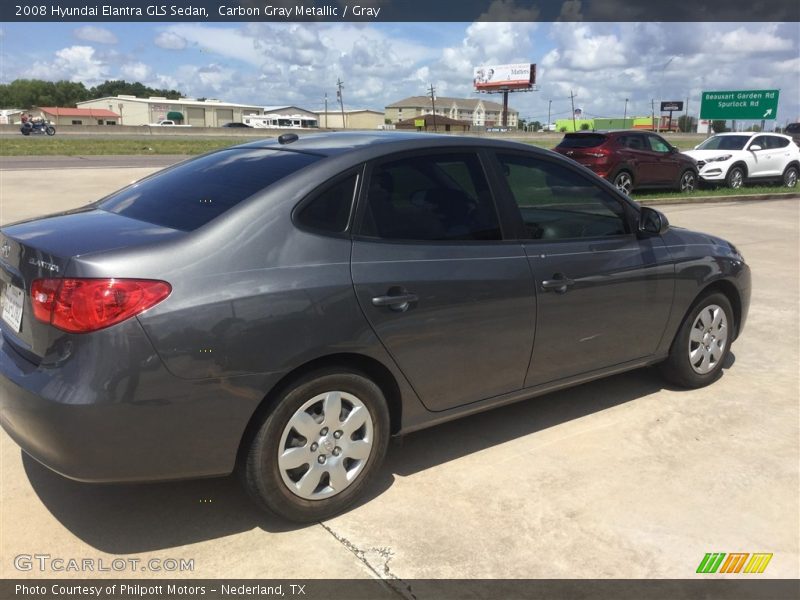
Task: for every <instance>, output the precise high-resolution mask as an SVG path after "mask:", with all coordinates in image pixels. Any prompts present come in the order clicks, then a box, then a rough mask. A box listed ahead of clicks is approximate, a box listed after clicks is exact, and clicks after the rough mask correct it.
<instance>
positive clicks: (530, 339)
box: [0, 133, 750, 521]
mask: <svg viewBox="0 0 800 600" xmlns="http://www.w3.org/2000/svg"><path fill="white" fill-rule="evenodd" d="M0 287H1V288H2V290H1V291H0V294H2V296H1V297H2V299H3V307H2V314H1V315H0V316H1V317H2V318H0V323H1V325H0V327H1V328H2V340H0V388H1V391H2V394H1V395H2V424H3V427H4V428H5V429H6V431H7V432H8V433H9V435H10V436H11V437H12V438H13V439H14V440H16V442H17V443H18V444H19V445H20V446H21V447H22V448H23V449H24V450H25V452H27V453H28V454H30V455H31V456H33V457H34V458H35V459H37V460H38V461H40V462H42V463H43V464H45V465H47V466H48V467H50V468H52V469H53V470H55V471H57V472H59V473H61V474H63V475H66V476H67V477H71V478H73V479H77V480H82V481H101V482H107V481H152V480H169V479H177V478H187V477H206V476H215V475H224V474H227V473H230V472H232V471H233V470H234V469H235V468H238V469H239V471H240V472H241V474H242V475H243V479H244V481H245V483H246V487H247V488H248V490H249V492H250V494H251V495H252V496H253V497H254V498H255V500H256V501H257V502H258V503H259V504H260V505H262V506H264V507H266V508H269V509H270V510H272V511H274V512H275V513H277V514H279V515H282V516H283V517H285V518H288V519H293V520H298V521H311V520H318V519H322V518H325V517H328V516H330V515H333V514H335V513H337V512H339V511H341V510H343V509H344V508H345V507H347V506H348V505H350V504H351V503H352V502H353V501H354V499H355V498H356V497H357V496H358V495H359V494H360V493H361V492H362V490H363V489H364V488H365V486H366V485H367V483H368V481H369V480H370V479H371V478H372V477H374V476H375V474H376V471H377V470H378V469H379V467H380V464H381V461H382V459H383V456H384V453H385V451H386V447H387V444H388V440H389V438H390V436H396V435H402V434H405V433H408V432H411V431H415V430H418V429H422V428H424V427H429V426H432V425H436V424H438V423H442V422H444V421H448V420H450V419H454V418H457V417H460V416H463V415H468V414H472V413H476V412H479V411H482V410H485V409H488V408H491V407H495V406H499V405H503V404H508V403H510V402H516V401H519V400H524V399H526V398H531V397H533V396H536V395H540V394H544V393H547V392H550V391H553V390H556V389H560V388H565V387H568V386H571V385H576V384H579V383H584V382H586V381H589V380H592V379H595V378H599V377H603V376H606V375H611V374H615V373H620V372H622V371H626V370H629V369H635V368H638V367H643V366H646V365H653V364H659V365H661V370H662V372H663V373H664V374H665V375H666V377H667V378H668V380H669V381H672V382H674V383H677V384H679V385H682V386H686V387H698V386H703V385H707V384H709V383H711V382H712V381H714V380H715V379H716V378H717V377H718V376H719V375H720V373H721V369H722V366H723V364H724V363H725V359H726V356H727V355H728V352H729V351H730V347H731V343H732V342H733V341H734V340H735V339H736V337H737V336H738V335H739V334H740V333H741V331H742V327H743V326H744V323H745V319H746V316H747V311H748V306H749V299H750V271H749V269H748V267H747V265H746V264H745V263H744V259H743V258H742V256H741V255H740V254H739V252H738V251H737V249H736V248H735V247H734V246H732V245H731V244H730V243H728V242H726V241H724V240H721V239H719V238H717V237H714V236H712V235H707V234H703V233H694V232H691V231H688V230H685V229H677V228H670V227H669V224H668V223H667V219H666V218H665V217H664V215H662V214H661V213H659V212H657V211H656V210H653V209H651V208H647V207H640V206H639V205H637V204H636V203H635V202H633V201H632V200H630V199H629V198H628V197H627V196H625V195H623V194H621V193H620V192H619V191H618V190H617V189H616V188H614V187H613V186H612V185H610V184H609V183H607V182H606V181H604V180H602V179H600V178H598V177H596V176H595V175H594V174H592V173H591V172H589V171H588V170H586V169H584V168H582V167H580V166H579V165H577V164H576V163H574V162H572V161H569V160H567V159H565V158H563V157H561V156H559V155H557V154H554V153H552V152H549V151H547V150H541V149H537V148H532V147H530V146H528V145H524V144H517V143H512V142H505V141H499V140H497V141H492V140H480V139H473V138H459V137H449V136H435V135H425V134H417V133H405V134H400V133H397V134H387V133H383V134H381V133H374V134H367V133H364V134H355V133H353V134H349V133H339V134H324V135H310V136H308V137H303V138H302V139H298V138H297V136H296V135H294V134H286V135H283V136H281V137H280V138H279V139H278V140H277V141H274V140H270V141H258V142H253V143H249V144H245V145H241V146H236V147H232V148H228V149H224V150H220V151H217V152H213V153H211V154H207V155H205V156H201V157H198V158H195V159H193V160H190V161H187V162H184V163H181V164H179V165H176V166H173V167H171V168H168V169H166V170H164V171H161V172H159V173H157V174H155V175H153V176H151V177H149V178H147V179H144V180H142V181H139V182H137V183H134V184H132V185H131V186H129V187H127V188H124V189H122V190H121V191H119V192H116V193H114V194H112V195H110V196H108V197H106V198H104V199H102V200H100V201H98V202H97V203H94V204H92V205H89V206H87V207H84V208H81V209H78V210H73V211H70V212H66V213H61V214H57V215H53V216H49V217H45V218H40V219H35V220H31V221H26V222H21V223H17V224H14V225H9V226H6V227H4V228H3V229H2V230H0Z"/></svg>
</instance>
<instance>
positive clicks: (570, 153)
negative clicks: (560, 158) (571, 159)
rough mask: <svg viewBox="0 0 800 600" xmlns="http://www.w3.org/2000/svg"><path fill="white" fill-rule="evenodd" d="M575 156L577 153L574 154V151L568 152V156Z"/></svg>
mask: <svg viewBox="0 0 800 600" xmlns="http://www.w3.org/2000/svg"><path fill="white" fill-rule="evenodd" d="M573 154H575V152H574V151H572V150H567V156H572V155H573Z"/></svg>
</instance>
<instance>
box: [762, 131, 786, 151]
mask: <svg viewBox="0 0 800 600" xmlns="http://www.w3.org/2000/svg"><path fill="white" fill-rule="evenodd" d="M767 144H768V145H767V148H771V149H773V150H777V149H778V148H786V146H788V145H789V140H787V139H786V138H782V137H778V136H777V135H768V136H767Z"/></svg>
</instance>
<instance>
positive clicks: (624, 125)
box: [622, 98, 628, 129]
mask: <svg viewBox="0 0 800 600" xmlns="http://www.w3.org/2000/svg"><path fill="white" fill-rule="evenodd" d="M622 128H623V129H627V128H628V99H627V98H625V110H624V111H623V112H622Z"/></svg>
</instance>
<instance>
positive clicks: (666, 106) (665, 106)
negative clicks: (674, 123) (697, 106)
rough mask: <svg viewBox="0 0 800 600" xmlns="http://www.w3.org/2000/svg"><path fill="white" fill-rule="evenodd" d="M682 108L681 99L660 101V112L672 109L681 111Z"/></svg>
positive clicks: (671, 110)
mask: <svg viewBox="0 0 800 600" xmlns="http://www.w3.org/2000/svg"><path fill="white" fill-rule="evenodd" d="M682 110H683V101H682V100H674V101H672V102H662V103H661V112H673V111H682Z"/></svg>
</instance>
